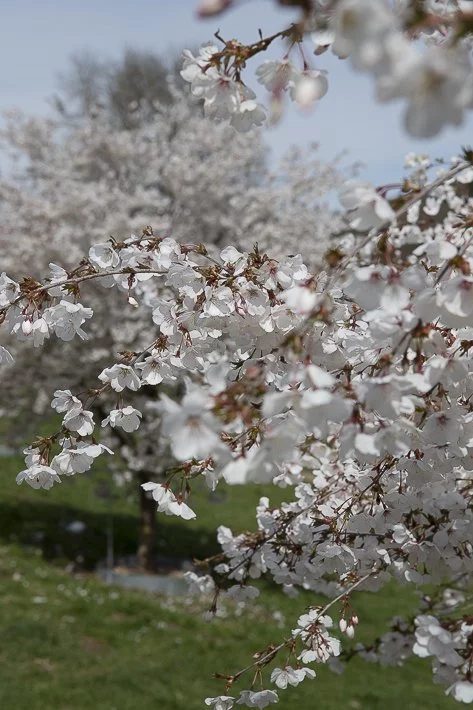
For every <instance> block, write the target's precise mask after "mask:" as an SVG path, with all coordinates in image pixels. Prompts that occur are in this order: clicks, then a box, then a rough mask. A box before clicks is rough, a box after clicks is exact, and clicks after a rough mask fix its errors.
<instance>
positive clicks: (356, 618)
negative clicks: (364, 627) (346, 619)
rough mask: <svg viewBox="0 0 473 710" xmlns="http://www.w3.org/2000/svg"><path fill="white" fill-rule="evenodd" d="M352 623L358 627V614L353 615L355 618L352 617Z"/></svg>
mask: <svg viewBox="0 0 473 710" xmlns="http://www.w3.org/2000/svg"><path fill="white" fill-rule="evenodd" d="M351 623H352V624H353V626H358V623H359V622H358V616H357V615H356V614H353V616H352V617H351Z"/></svg>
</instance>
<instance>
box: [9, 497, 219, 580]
mask: <svg viewBox="0 0 473 710" xmlns="http://www.w3.org/2000/svg"><path fill="white" fill-rule="evenodd" d="M78 522H80V523H82V524H83V525H82V526H80V525H79V526H78V525H77V523H78ZM110 522H112V525H113V551H114V559H115V561H119V560H120V559H123V558H130V557H133V556H134V555H135V554H136V550H137V545H138V519H137V517H135V516H133V515H128V514H125V513H113V514H112V513H106V512H91V511H85V510H83V509H81V508H78V507H74V506H71V505H64V504H63V503H61V504H58V503H50V502H43V501H38V502H31V501H22V502H21V504H20V503H14V502H11V501H1V502H0V538H1V539H3V540H4V541H6V542H11V543H17V544H20V545H23V546H25V547H34V548H36V549H39V550H41V553H42V555H43V558H44V559H45V560H48V561H56V562H58V563H61V564H63V563H65V562H66V563H67V562H71V563H74V565H76V566H77V568H80V569H83V570H87V571H92V570H94V569H96V567H97V565H98V564H99V563H101V562H103V561H104V560H105V559H106V557H107V535H108V534H110V533H109V531H110V530H111V528H110ZM72 523H76V525H75V526H74V525H72ZM80 528H82V529H80ZM215 537H216V536H215V532H214V531H210V530H208V529H206V528H201V527H197V526H195V525H192V526H189V524H188V523H180V521H178V520H174V519H170V518H167V519H165V520H163V521H162V522H160V523H159V524H158V541H157V542H158V556H159V557H160V562H161V564H160V566H161V567H162V566H163V565H164V566H168V567H170V568H173V567H174V568H176V567H179V566H180V565H181V564H182V562H183V561H184V560H187V561H189V560H192V559H194V558H196V559H202V558H205V557H208V556H209V555H212V554H215V553H216V552H218V551H219V546H218V544H217V542H216V539H215ZM164 555H165V557H164Z"/></svg>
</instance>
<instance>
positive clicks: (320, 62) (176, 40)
mask: <svg viewBox="0 0 473 710" xmlns="http://www.w3.org/2000/svg"><path fill="white" fill-rule="evenodd" d="M195 6H196V3H195V0H179V2H169V0H154V2H152V3H150V2H149V0H133V1H131V0H101V1H100V2H96V0H82V2H80V3H77V2H76V1H74V0H42V2H41V3H38V2H37V0H4V2H2V27H1V29H0V96H1V101H0V108H1V109H6V108H10V107H18V108H22V109H23V110H25V111H29V112H32V113H36V114H38V113H39V114H45V113H47V112H48V109H49V107H48V102H47V97H48V96H51V95H52V94H53V93H54V92H55V90H56V89H57V75H58V73H60V72H61V71H64V70H65V69H67V63H68V58H69V57H70V56H71V54H73V53H76V52H80V51H83V50H90V51H92V52H94V53H98V54H99V55H101V56H103V57H104V58H106V57H118V56H120V54H121V52H122V50H123V48H124V47H125V46H130V47H137V48H138V47H140V48H142V49H149V50H153V51H156V52H157V53H160V54H163V55H169V56H170V58H171V57H172V56H175V55H176V54H178V53H179V50H180V49H181V48H183V47H190V46H196V45H198V44H199V43H200V42H202V41H205V40H207V39H211V38H212V35H213V33H214V31H215V30H217V29H220V32H221V34H222V36H223V37H224V38H225V39H228V38H230V37H234V36H236V37H237V38H238V39H241V40H242V41H251V40H254V39H255V37H254V33H255V28H256V27H261V29H262V30H263V32H264V33H265V34H269V33H271V32H272V31H274V30H277V29H280V27H281V26H282V25H283V24H284V23H287V21H288V20H289V21H290V19H291V11H289V10H279V11H278V10H276V9H275V7H274V6H273V4H269V3H267V2H265V1H264V0H247V2H243V3H242V4H241V7H238V8H237V9H235V10H233V11H231V12H227V13H225V14H224V15H223V16H221V17H218V18H213V19H211V20H207V21H202V20H198V19H197V18H196V17H195ZM294 17H295V15H294ZM281 55H282V51H281V46H280V45H279V46H278V47H276V48H275V49H273V50H272V51H271V52H268V53H267V56H268V58H269V57H270V56H275V57H277V56H281ZM314 60H316V61H314V66H317V68H319V69H327V70H328V72H329V75H328V78H329V83H330V84H331V85H332V86H336V87H337V90H336V91H330V92H329V94H328V95H327V97H325V98H324V100H323V101H322V102H321V103H320V105H319V106H318V107H317V109H316V112H315V113H314V115H311V116H310V117H307V116H306V115H301V114H300V113H297V111H296V110H295V108H294V107H293V106H291V107H290V108H289V110H288V112H287V115H286V116H285V119H284V120H283V121H282V122H281V124H280V125H279V126H278V127H276V128H273V129H271V130H268V131H267V132H266V140H267V141H268V143H269V144H270V145H271V147H272V148H273V151H274V153H275V156H276V157H278V156H280V155H281V153H283V152H284V151H285V149H286V148H288V147H289V146H290V145H291V144H292V143H297V144H299V145H304V144H307V143H309V142H311V141H316V142H319V143H320V144H321V156H322V157H324V158H330V157H333V156H334V155H336V154H337V153H339V152H340V151H341V150H343V149H347V150H348V151H349V162H353V161H357V160H359V161H362V162H363V163H365V164H366V168H365V171H364V175H365V176H366V177H367V178H369V179H371V180H373V181H374V182H376V183H383V182H391V181H393V180H397V179H398V178H399V175H400V174H401V172H402V156H403V155H404V154H405V153H407V152H409V151H417V152H429V153H431V154H432V155H435V156H438V157H445V158H448V157H450V156H451V155H452V154H454V153H456V152H457V151H458V146H460V145H466V144H468V143H469V142H471V135H473V117H472V116H471V115H470V117H469V119H468V120H467V122H465V124H464V125H463V126H462V127H461V128H459V129H449V130H445V131H443V132H442V134H441V135H440V136H439V137H436V138H435V139H433V140H425V141H419V140H413V139H410V138H408V137H407V136H406V135H405V131H404V129H403V127H402V123H401V120H400V113H401V106H400V104H399V103H393V104H390V105H383V106H380V105H378V104H376V103H375V101H374V99H373V96H372V86H371V84H370V82H369V80H368V79H367V77H366V76H362V75H360V74H357V73H356V72H354V71H353V70H352V69H351V68H350V67H349V65H348V63H347V62H343V61H340V60H338V59H336V58H335V57H333V56H332V55H330V54H329V53H327V54H326V55H323V56H321V57H314ZM256 65H257V62H255V65H254V67H252V68H253V69H254V68H256ZM250 66H251V65H250ZM262 95H264V90H263V91H262ZM347 112H348V113H349V115H350V117H351V120H350V130H349V131H348V132H347V123H346V116H347ZM386 136H388V140H386Z"/></svg>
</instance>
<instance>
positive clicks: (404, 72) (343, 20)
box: [181, 0, 473, 138]
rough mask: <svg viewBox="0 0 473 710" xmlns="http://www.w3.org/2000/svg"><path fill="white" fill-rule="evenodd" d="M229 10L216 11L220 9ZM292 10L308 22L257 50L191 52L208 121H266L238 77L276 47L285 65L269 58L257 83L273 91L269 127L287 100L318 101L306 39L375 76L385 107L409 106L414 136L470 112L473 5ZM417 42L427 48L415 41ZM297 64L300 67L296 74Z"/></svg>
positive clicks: (360, 2)
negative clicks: (282, 45)
mask: <svg viewBox="0 0 473 710" xmlns="http://www.w3.org/2000/svg"><path fill="white" fill-rule="evenodd" d="M206 4H208V3H206ZM230 4H231V3H229V2H226V3H212V5H217V6H218V10H219V11H222V10H224V9H226V8H227V7H228V6H229V5H230ZM291 4H294V5H296V6H297V5H298V4H300V6H301V8H302V10H303V15H302V18H301V19H300V21H299V22H298V23H297V24H293V25H291V26H290V27H288V28H287V29H284V30H281V31H280V32H279V33H277V34H275V35H273V36H271V37H267V38H260V40H259V41H257V42H255V43H254V44H251V45H243V44H241V43H239V42H237V41H236V40H230V41H228V42H225V41H223V40H222V41H223V47H221V48H219V47H217V46H216V45H215V44H212V43H209V44H206V45H203V46H202V48H201V50H200V53H199V54H198V56H197V57H194V56H193V55H192V54H191V53H190V52H189V51H187V50H186V52H185V59H184V68H183V70H182V72H181V74H182V77H183V78H184V79H185V80H186V81H188V82H190V84H191V91H192V94H193V95H194V96H196V97H197V98H200V99H203V100H204V111H205V112H206V114H207V115H209V116H211V117H213V118H215V119H218V120H222V119H226V120H229V121H230V123H231V124H232V125H233V127H234V128H236V129H237V130H239V131H247V130H249V129H250V128H251V127H253V126H256V125H261V124H262V123H263V122H264V121H265V109H264V107H263V106H262V105H261V104H259V103H258V102H257V101H256V96H255V94H254V92H253V91H252V90H251V89H250V88H249V87H247V86H246V85H245V84H244V83H243V80H242V77H241V75H242V71H243V70H244V69H245V67H246V63H247V61H248V60H249V59H251V58H253V57H254V56H256V55H259V54H261V53H263V52H265V51H266V50H267V49H268V47H269V46H270V45H271V44H272V43H273V42H274V41H275V40H276V39H281V40H284V41H285V42H286V43H287V45H288V49H287V51H286V52H285V54H284V56H283V58H282V59H281V60H273V59H271V60H266V61H264V62H262V63H261V64H260V65H259V66H258V68H257V69H256V77H257V80H258V82H259V83H261V84H262V85H263V86H264V87H265V88H266V89H268V90H269V91H270V92H271V109H272V111H271V119H272V120H273V121H274V120H277V119H278V118H279V117H280V115H281V111H282V100H283V96H284V95H285V94H288V95H289V96H290V97H291V99H293V100H295V101H296V103H297V104H298V105H299V106H300V107H302V108H307V107H309V106H311V105H313V104H314V103H316V102H317V101H318V100H319V99H321V98H322V97H323V96H324V95H325V93H326V92H327V88H328V84H327V78H326V72H325V71H324V70H321V69H315V68H313V67H312V63H311V61H310V60H309V59H308V57H307V56H306V52H307V48H306V47H305V45H304V41H305V39H306V38H309V39H308V41H309V42H311V44H312V49H313V54H315V55H316V56H317V57H319V56H320V55H322V54H323V53H324V52H326V51H327V50H328V49H331V51H332V52H333V54H335V56H337V57H338V58H340V59H346V58H349V59H350V61H351V63H352V65H353V66H354V68H355V69H357V70H359V71H363V72H366V73H368V74H370V75H371V77H372V79H373V82H374V86H375V93H376V97H377V99H378V100H379V101H383V102H384V101H391V100H393V99H403V100H404V102H405V104H406V109H405V114H404V124H405V127H406V129H407V131H408V132H409V133H410V135H412V136H415V137H423V138H426V137H431V136H434V135H436V134H437V133H439V131H440V130H441V129H442V128H443V127H444V126H448V125H459V124H460V123H461V122H462V120H463V116H464V113H465V111H467V110H470V109H471V108H472V107H473V72H472V66H471V57H470V54H471V22H472V17H473V12H472V9H471V7H470V5H471V3H468V2H454V1H453V0H447V2H441V3H440V2H425V3H417V2H414V1H412V2H411V1H408V2H399V3H388V2H385V1H384V0H336V1H335V2H330V3H325V2H320V1H319V0H313V1H310V0H309V2H304V3H302V2H301V3H297V2H295V3H291ZM216 9H217V8H215V11H216ZM207 14H208V12H207ZM420 39H422V40H423V41H424V42H423V44H424V47H421V48H419V46H418V44H419V43H418V42H417V45H416V43H415V42H414V41H413V40H420ZM293 55H296V59H295V60H294V59H293V58H292V57H293ZM300 57H302V59H301V64H302V66H301V67H299V66H297V61H298V59H300Z"/></svg>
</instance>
